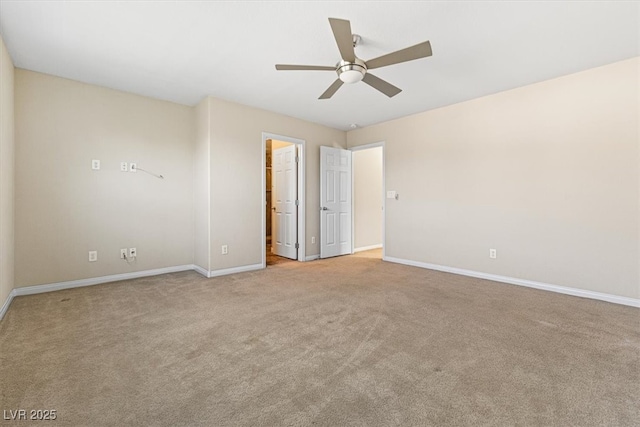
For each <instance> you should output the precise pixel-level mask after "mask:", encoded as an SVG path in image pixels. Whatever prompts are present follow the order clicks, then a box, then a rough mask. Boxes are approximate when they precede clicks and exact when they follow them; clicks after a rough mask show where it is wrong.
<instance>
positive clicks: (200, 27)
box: [0, 0, 640, 130]
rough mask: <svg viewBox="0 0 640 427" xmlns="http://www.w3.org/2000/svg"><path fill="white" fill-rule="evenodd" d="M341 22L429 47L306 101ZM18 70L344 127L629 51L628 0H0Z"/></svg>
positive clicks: (636, 24)
mask: <svg viewBox="0 0 640 427" xmlns="http://www.w3.org/2000/svg"><path fill="white" fill-rule="evenodd" d="M329 17H334V18H342V19H348V20H350V21H351V27H352V30H353V32H354V33H357V34H359V35H361V36H362V44H361V45H360V46H358V47H357V48H356V54H357V55H358V56H359V57H360V58H362V59H364V60H368V59H371V58H374V57H377V56H380V55H382V54H385V53H388V52H391V51H394V50H397V49H401V48H404V47H408V46H410V45H414V44H416V43H419V42H422V41H424V40H430V41H431V45H432V48H433V56H432V57H430V58H426V59H419V60H416V61H412V62H407V63H403V64H397V65H392V66H389V67H385V68H381V69H377V70H374V74H375V75H377V76H378V77H380V78H383V79H385V80H387V81H389V82H390V83H392V84H394V85H396V86H398V87H400V88H401V89H403V92H401V93H400V94H399V95H397V96H396V97H394V98H387V97H386V96H384V95H382V94H381V93H379V92H377V91H375V90H374V89H372V88H371V87H369V86H367V85H366V84H364V83H357V84H354V85H344V86H343V87H342V88H341V89H340V90H339V91H338V92H337V93H336V94H335V95H334V96H333V98H332V99H330V100H318V99H317V98H318V96H320V94H321V93H322V92H324V90H325V89H326V88H327V87H328V86H329V85H330V84H331V83H332V82H333V81H334V80H335V79H336V75H335V73H333V72H331V71H276V70H275V68H274V64H276V63H284V64H310V65H334V64H335V63H336V62H337V61H338V60H339V54H338V49H337V47H336V43H335V41H334V39H333V35H332V33H331V27H330V26H329V22H328V20H327V18H329ZM0 32H1V33H2V36H3V38H4V41H5V44H6V45H7V48H8V49H9V52H10V54H11V57H12V58H13V61H14V64H15V66H16V67H19V68H25V69H28V70H34V71H39V72H43V73H48V74H53V75H56V76H61V77H66V78H69V79H73V80H79V81H82V82H87V83H92V84H97V85H101V86H106V87H110V88H114V89H119V90H123V91H127V92H133V93H137V94H141V95H145V96H150V97H154V98H159V99H165V100H170V101H174V102H177V103H181V104H187V105H194V104H196V103H198V102H199V101H200V100H201V99H202V98H204V97H205V96H207V95H211V96H214V97H218V98H222V99H227V100H231V101H235V102H239V103H241V104H246V105H251V106H255V107H259V108H264V109H267V110H271V111H275V112H278V113H282V114H286V115H289V116H293V117H298V118H302V119H306V120H310V121H313V122H316V123H321V124H324V125H327V126H330V127H334V128H337V129H343V130H347V129H349V125H350V124H351V123H357V124H358V125H359V126H367V125H371V124H374V123H378V122H382V121H386V120H390V119H393V118H397V117H402V116H406V115H409V114H413V113H417V112H421V111H425V110H429V109H433V108H438V107H441V106H444V105H449V104H453V103H456V102H460V101H464V100H468V99H472V98H477V97H480V96H484V95H487V94H491V93H495V92H500V91H503V90H507V89H511V88H515V87H519V86H523V85H527V84H531V83H534V82H539V81H542V80H546V79H550V78H554V77H558V76H562V75H566V74H570V73H574V72H577V71H581V70H585V69H588V68H592V67H596V66H600V65H604V64H608V63H612V62H615V61H619V60H623V59H627V58H631V57H634V56H638V55H640V3H638V2H613V1H601V2H560V1H557V2H551V1H548V2H517V1H508V2H506V1H505V2H496V1H493V2H400V1H391V2H362V1H359V2H355V1H351V2H237V1H236V2H212V1H209V2H206V1H197V2H196V1H193V2H191V1H188V2H187V1H155V2H133V1H129V2H115V1H101V2H98V1H93V2H92V1H83V2H71V1H44V2H37V1H5V0H0Z"/></svg>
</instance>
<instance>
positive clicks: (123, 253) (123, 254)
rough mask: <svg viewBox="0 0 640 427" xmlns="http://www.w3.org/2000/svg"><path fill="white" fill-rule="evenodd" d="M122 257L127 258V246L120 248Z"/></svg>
mask: <svg viewBox="0 0 640 427" xmlns="http://www.w3.org/2000/svg"><path fill="white" fill-rule="evenodd" d="M120 259H127V248H124V249H120Z"/></svg>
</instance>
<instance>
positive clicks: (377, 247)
mask: <svg viewBox="0 0 640 427" xmlns="http://www.w3.org/2000/svg"><path fill="white" fill-rule="evenodd" d="M381 247H382V243H381V244H379V245H371V246H362V247H360V248H355V249H354V250H353V252H354V253H356V252H364V251H370V250H372V249H380V248H381Z"/></svg>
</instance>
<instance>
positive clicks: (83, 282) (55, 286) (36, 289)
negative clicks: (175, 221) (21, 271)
mask: <svg viewBox="0 0 640 427" xmlns="http://www.w3.org/2000/svg"><path fill="white" fill-rule="evenodd" d="M188 270H193V264H189V265H178V266H175V267H164V268H156V269H153V270H144V271H134V272H132V273H122V274H112V275H109V276H101V277H92V278H89V279H80V280H71V281H68V282H58V283H48V284H46V285H35V286H25V287H22V288H15V289H14V290H13V292H15V296H20V295H33V294H41V293H43V292H53V291H60V290H62V289H71V288H79V287H82V286H92V285H100V284H102V283H109V282H119V281H121V280H129V279H138V278H140V277H148V276H157V275H159V274H166V273H176V272H178V271H188Z"/></svg>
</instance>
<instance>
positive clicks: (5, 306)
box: [0, 289, 16, 320]
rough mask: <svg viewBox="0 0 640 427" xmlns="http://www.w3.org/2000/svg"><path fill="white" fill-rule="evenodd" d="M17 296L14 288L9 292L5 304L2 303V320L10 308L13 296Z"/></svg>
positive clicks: (0, 312)
mask: <svg viewBox="0 0 640 427" xmlns="http://www.w3.org/2000/svg"><path fill="white" fill-rule="evenodd" d="M15 296H16V290H15V289H13V290H12V291H11V292H9V295H8V296H7V300H6V301H5V302H4V304H2V308H0V320H2V318H3V317H4V314H5V313H6V312H7V310H9V306H10V305H11V301H13V297H15Z"/></svg>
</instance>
